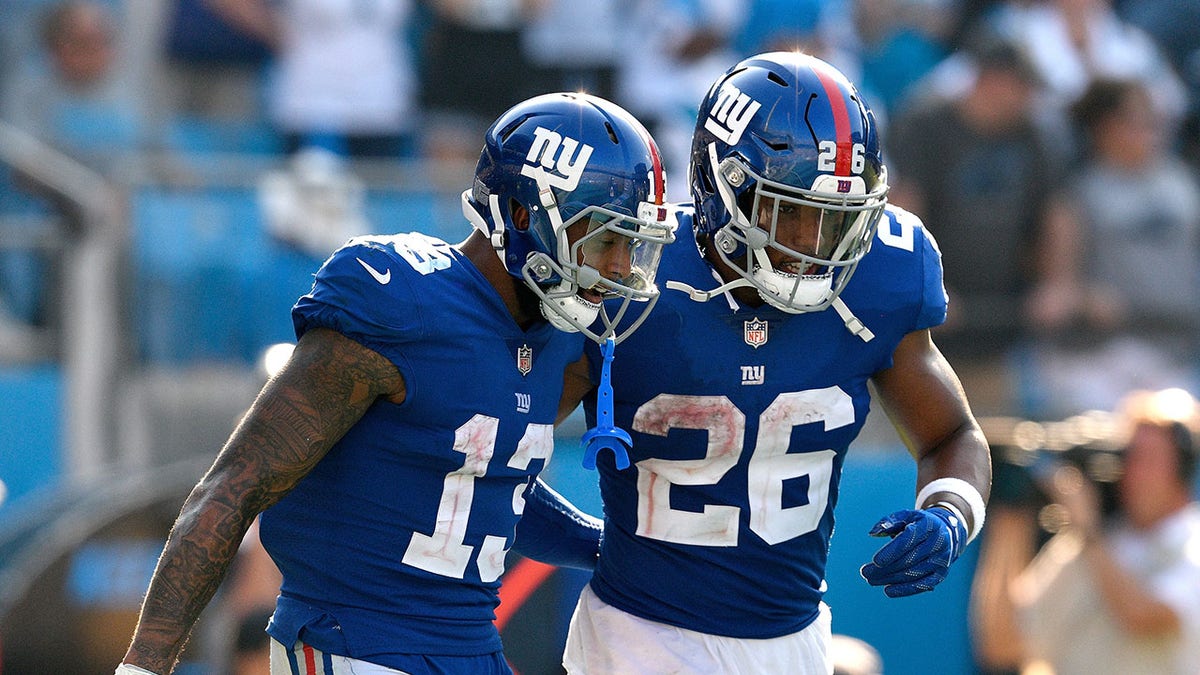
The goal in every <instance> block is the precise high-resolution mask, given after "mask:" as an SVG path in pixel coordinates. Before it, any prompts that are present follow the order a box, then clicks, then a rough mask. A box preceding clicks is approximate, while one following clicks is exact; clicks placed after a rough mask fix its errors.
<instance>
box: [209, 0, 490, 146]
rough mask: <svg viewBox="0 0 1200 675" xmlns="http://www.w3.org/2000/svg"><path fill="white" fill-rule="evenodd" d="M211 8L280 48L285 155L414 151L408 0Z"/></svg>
mask: <svg viewBox="0 0 1200 675" xmlns="http://www.w3.org/2000/svg"><path fill="white" fill-rule="evenodd" d="M213 6H214V8H215V9H217V10H218V11H219V12H220V13H221V15H222V16H224V17H226V18H227V19H228V20H229V21H230V22H231V23H232V24H234V25H237V26H239V27H241V28H242V29H243V30H246V31H247V32H249V33H251V34H253V35H256V36H258V37H259V38H260V39H262V40H263V41H265V42H266V43H267V44H271V45H273V46H274V48H275V59H274V60H275V63H274V67H273V71H274V72H273V73H272V75H271V78H270V80H269V81H268V87H267V89H268V95H267V102H268V106H267V107H268V116H269V118H270V120H271V123H272V124H273V125H274V126H275V128H276V129H277V130H278V131H279V132H280V133H282V134H283V138H284V149H285V151H287V152H288V153H289V154H290V153H294V152H296V151H298V150H300V149H301V148H304V147H307V146H318V147H323V148H325V149H327V150H330V151H333V152H337V153H339V154H344V155H347V156H350V157H375V158H386V159H394V158H398V157H401V156H405V155H408V154H411V153H412V152H413V150H412V146H413V139H412V133H413V132H414V131H415V130H416V119H417V118H416V115H417V101H416V97H417V78H416V70H415V65H414V62H413V56H412V53H411V50H410V49H409V45H408V42H407V37H408V36H407V32H406V31H407V29H408V23H409V20H410V18H411V14H412V0H282V1H281V2H272V1H270V0H214V5H213ZM473 138H474V137H473Z"/></svg>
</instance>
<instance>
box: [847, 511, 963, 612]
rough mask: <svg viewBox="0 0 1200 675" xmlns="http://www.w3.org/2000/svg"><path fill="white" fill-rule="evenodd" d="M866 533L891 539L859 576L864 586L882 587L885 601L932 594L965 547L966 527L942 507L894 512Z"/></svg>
mask: <svg viewBox="0 0 1200 675" xmlns="http://www.w3.org/2000/svg"><path fill="white" fill-rule="evenodd" d="M870 534H871V536H872V537H891V538H892V540H891V541H889V542H888V543H886V544H884V546H883V548H881V549H879V551H877V552H876V553H875V557H873V558H871V562H869V563H867V564H866V565H863V566H862V568H861V569H859V573H860V574H862V577H863V579H866V580H867V583H868V584H871V585H872V586H883V592H884V593H886V594H887V596H888V597H889V598H899V597H903V596H906V595H915V594H917V593H922V592H924V591H932V590H933V587H934V586H937V585H938V584H940V583H941V582H942V580H943V579H945V578H946V574H947V573H948V572H949V571H950V563H953V562H954V561H955V560H957V559H958V556H959V554H961V553H962V550H963V548H964V547H966V545H967V524H966V523H964V522H963V521H962V518H959V517H958V515H957V514H955V513H954V512H952V511H951V510H950V509H947V508H945V507H942V506H931V507H929V508H927V509H920V510H917V511H914V510H912V509H905V510H903V511H896V512H895V513H893V514H891V515H889V516H888V517H886V518H884V519H883V520H880V521H879V522H878V523H875V527H873V528H871V532H870Z"/></svg>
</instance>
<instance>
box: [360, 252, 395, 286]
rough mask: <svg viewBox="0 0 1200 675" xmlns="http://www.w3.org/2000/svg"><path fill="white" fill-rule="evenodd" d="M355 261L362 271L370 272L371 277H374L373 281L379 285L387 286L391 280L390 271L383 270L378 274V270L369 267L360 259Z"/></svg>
mask: <svg viewBox="0 0 1200 675" xmlns="http://www.w3.org/2000/svg"><path fill="white" fill-rule="evenodd" d="M355 260H357V261H358V264H359V265H362V266H363V269H365V270H366V271H368V272H370V273H371V276H372V277H375V281H378V282H379V283H381V284H384V285H387V282H389V281H391V280H392V270H391V269H387V270H384V271H383V272H380V271H379V270H377V269H375V268H374V267H371V266H370V265H368V264H367V263H365V262H363V259H362V258H355Z"/></svg>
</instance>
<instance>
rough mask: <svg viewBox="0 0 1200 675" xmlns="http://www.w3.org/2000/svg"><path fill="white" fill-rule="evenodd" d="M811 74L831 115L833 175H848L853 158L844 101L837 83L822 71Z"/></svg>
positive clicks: (847, 113)
mask: <svg viewBox="0 0 1200 675" xmlns="http://www.w3.org/2000/svg"><path fill="white" fill-rule="evenodd" d="M813 72H814V73H815V74H816V76H817V79H818V80H820V81H821V86H822V87H823V88H824V89H825V95H826V96H828V97H829V108H830V112H832V113H833V131H834V135H835V136H837V138H835V139H834V140H835V141H836V142H837V157H836V161H835V164H834V171H833V172H834V174H836V175H838V176H849V175H850V158H851V157H852V156H853V152H854V148H853V147H852V146H853V142H852V141H851V140H850V111H849V110H847V109H846V99H845V97H844V96H843V95H842V90H841V88H839V87H838V85H837V82H836V81H834V79H833V78H832V77H831V76H830V75H829V73H827V72H825V71H824V70H823V69H820V68H814V69H813Z"/></svg>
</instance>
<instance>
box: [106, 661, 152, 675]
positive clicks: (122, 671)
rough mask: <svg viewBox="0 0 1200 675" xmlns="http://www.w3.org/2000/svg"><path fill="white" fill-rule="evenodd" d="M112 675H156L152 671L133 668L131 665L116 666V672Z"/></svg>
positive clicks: (138, 667)
mask: <svg viewBox="0 0 1200 675" xmlns="http://www.w3.org/2000/svg"><path fill="white" fill-rule="evenodd" d="M113 675H157V674H156V673H154V672H153V671H149V670H146V669H145V668H142V667H140V666H135V665H133V664H132V663H122V664H121V665H119V666H117V670H116V672H114V673H113Z"/></svg>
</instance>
